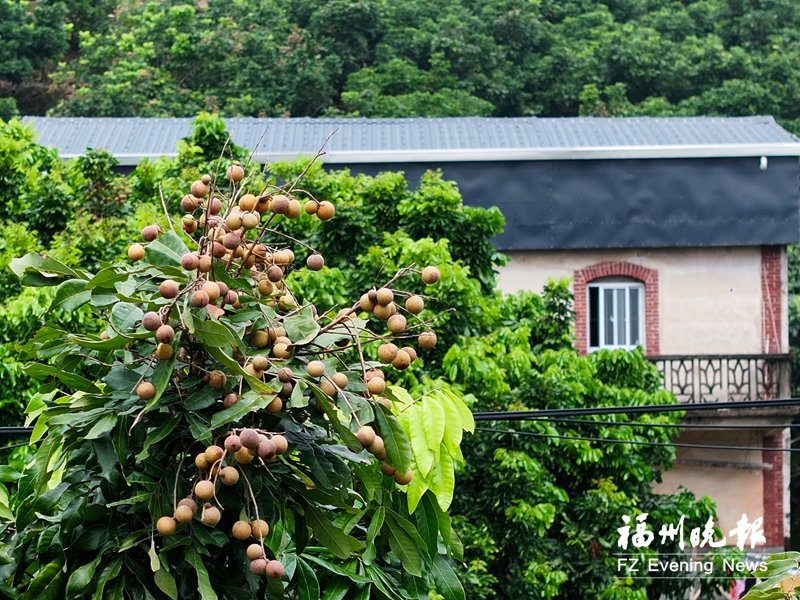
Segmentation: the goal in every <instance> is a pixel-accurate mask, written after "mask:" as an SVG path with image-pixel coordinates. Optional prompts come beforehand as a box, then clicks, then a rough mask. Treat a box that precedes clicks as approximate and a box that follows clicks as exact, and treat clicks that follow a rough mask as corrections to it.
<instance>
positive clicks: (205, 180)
mask: <svg viewBox="0 0 800 600" xmlns="http://www.w3.org/2000/svg"><path fill="white" fill-rule="evenodd" d="M200 181H202V182H203V183H205V184H206V185H209V184H210V183H211V175H209V174H208V173H206V174H205V175H203V176H202V177H201V178H200Z"/></svg>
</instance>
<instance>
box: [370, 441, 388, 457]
mask: <svg viewBox="0 0 800 600" xmlns="http://www.w3.org/2000/svg"><path fill="white" fill-rule="evenodd" d="M367 452H369V453H370V454H372V456H374V457H375V458H377V459H378V460H386V458H387V457H388V455H387V454H386V445H385V444H384V443H383V438H382V437H381V436H379V435H376V436H375V440H374V441H373V442H372V443H371V444H370V445H369V446H367Z"/></svg>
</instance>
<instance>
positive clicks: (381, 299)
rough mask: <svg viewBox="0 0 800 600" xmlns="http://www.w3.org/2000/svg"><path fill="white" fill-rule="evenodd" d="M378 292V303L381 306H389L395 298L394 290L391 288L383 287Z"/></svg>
mask: <svg viewBox="0 0 800 600" xmlns="http://www.w3.org/2000/svg"><path fill="white" fill-rule="evenodd" d="M377 294H378V304H380V305H381V306H388V305H389V303H390V302H391V301H392V300H394V292H392V290H390V289H389V288H381V289H379V290H378V291H377Z"/></svg>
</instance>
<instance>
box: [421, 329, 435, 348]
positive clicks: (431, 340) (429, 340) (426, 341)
mask: <svg viewBox="0 0 800 600" xmlns="http://www.w3.org/2000/svg"><path fill="white" fill-rule="evenodd" d="M418 341H419V345H420V348H425V350H429V349H431V348H433V347H434V346H435V345H436V334H435V333H434V332H432V331H424V332H422V333H420V334H419V338H418Z"/></svg>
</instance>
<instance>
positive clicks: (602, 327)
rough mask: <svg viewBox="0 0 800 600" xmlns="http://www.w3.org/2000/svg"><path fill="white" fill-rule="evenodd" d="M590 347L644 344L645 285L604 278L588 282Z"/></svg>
mask: <svg viewBox="0 0 800 600" xmlns="http://www.w3.org/2000/svg"><path fill="white" fill-rule="evenodd" d="M588 289H589V348H590V349H592V350H597V349H600V348H625V349H628V350H631V349H633V348H636V347H637V346H639V345H641V344H643V343H644V333H643V332H644V285H643V284H641V283H639V282H635V281H633V280H628V279H625V280H621V279H619V278H606V279H603V280H601V281H597V282H595V283H590V284H589V285H588Z"/></svg>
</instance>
